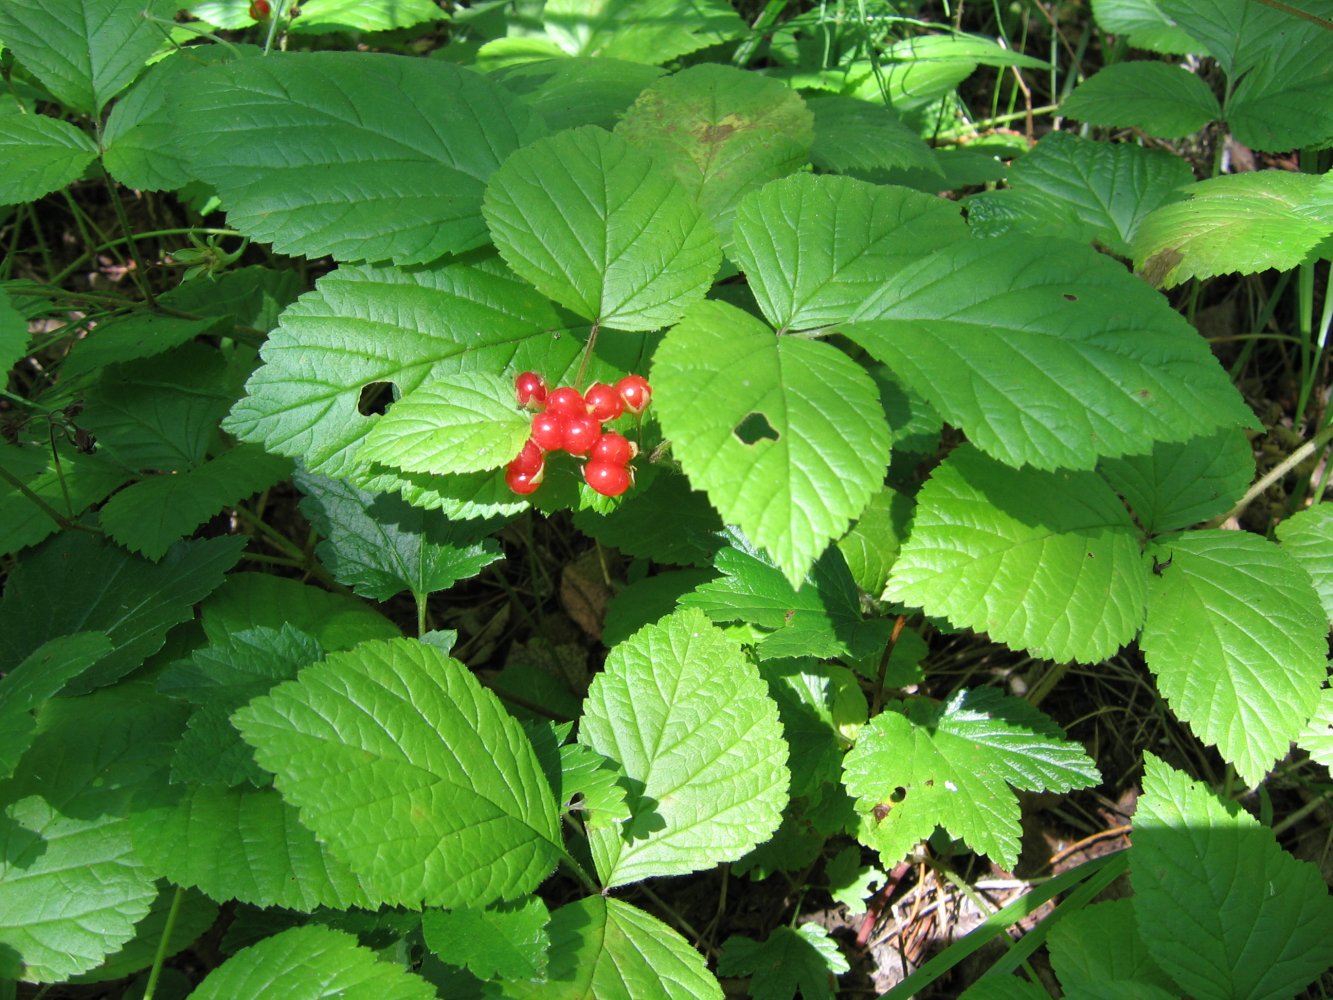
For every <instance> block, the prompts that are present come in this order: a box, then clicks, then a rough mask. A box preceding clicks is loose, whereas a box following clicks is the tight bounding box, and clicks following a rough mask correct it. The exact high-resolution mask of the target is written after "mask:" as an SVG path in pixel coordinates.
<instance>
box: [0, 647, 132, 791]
mask: <svg viewBox="0 0 1333 1000" xmlns="http://www.w3.org/2000/svg"><path fill="white" fill-rule="evenodd" d="M109 652H111V640H110V639H108V638H107V637H106V636H105V635H104V634H103V633H101V632H75V633H74V634H72V635H65V636H60V637H58V638H55V639H51V640H50V641H49V642H44V643H42V645H41V646H39V647H38V648H37V649H35V650H34V651H33V652H32V654H31V655H29V656H28V657H27V658H26V659H25V660H24V661H23V662H22V663H20V664H18V666H15V667H13V668H11V669H10V670H9V671H8V672H7V673H6V674H5V676H4V677H3V678H0V781H3V780H5V779H7V778H9V777H10V776H11V775H12V774H13V773H14V767H15V766H16V765H17V764H18V762H19V758H21V757H22V756H23V753H24V751H25V750H27V749H28V747H29V746H30V745H31V744H32V740H33V736H34V735H35V733H36V729H37V719H36V715H35V713H36V712H37V710H39V709H40V708H41V707H42V705H44V704H45V703H46V702H47V701H49V700H50V699H51V698H54V697H55V696H56V695H57V694H59V693H60V689H61V688H63V687H64V686H65V685H66V684H67V683H69V681H70V680H71V679H73V678H75V677H77V676H78V675H79V674H81V673H83V672H84V671H85V670H87V669H88V668H89V667H91V666H92V665H93V664H94V663H96V662H97V661H98V660H100V659H101V658H102V657H103V656H106V655H107V654H108V653H109Z"/></svg>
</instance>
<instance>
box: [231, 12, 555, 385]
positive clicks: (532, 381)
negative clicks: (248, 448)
mask: <svg viewBox="0 0 1333 1000" xmlns="http://www.w3.org/2000/svg"><path fill="white" fill-rule="evenodd" d="M256 2H258V0H256ZM514 388H515V389H516V390H517V391H518V405H519V406H522V407H526V408H527V409H529V410H540V409H541V408H542V402H543V401H544V400H545V399H546V380H545V379H543V378H542V377H541V376H540V375H538V374H537V373H536V372H519V375H518V378H516V379H514Z"/></svg>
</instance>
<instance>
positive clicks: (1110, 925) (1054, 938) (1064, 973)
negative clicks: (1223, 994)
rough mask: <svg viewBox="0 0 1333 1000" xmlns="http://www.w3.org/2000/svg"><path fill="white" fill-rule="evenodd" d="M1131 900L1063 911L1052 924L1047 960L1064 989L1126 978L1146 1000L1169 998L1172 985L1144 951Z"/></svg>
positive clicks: (1164, 999) (1172, 994) (1146, 951)
mask: <svg viewBox="0 0 1333 1000" xmlns="http://www.w3.org/2000/svg"><path fill="white" fill-rule="evenodd" d="M1134 909H1135V904H1134V902H1133V901H1132V900H1129V899H1113V900H1107V901H1105V902H1101V903H1094V904H1093V905H1091V906H1085V907H1084V908H1083V909H1081V910H1075V911H1074V912H1073V913H1069V914H1065V915H1063V916H1062V917H1061V918H1060V919H1059V920H1057V921H1056V922H1055V923H1054V924H1053V925H1052V927H1051V933H1050V938H1049V941H1050V950H1051V965H1052V966H1053V967H1054V969H1055V971H1056V974H1057V975H1059V977H1060V984H1061V985H1062V986H1063V987H1064V988H1065V992H1066V993H1070V992H1073V991H1082V990H1088V989H1096V988H1097V987H1098V986H1101V985H1103V984H1108V983H1116V982H1131V983H1134V984H1136V985H1138V986H1139V987H1140V989H1141V990H1142V991H1143V992H1144V997H1145V1000H1169V998H1170V997H1174V996H1176V995H1177V992H1176V985H1175V983H1174V982H1173V981H1172V980H1171V978H1170V977H1169V976H1167V975H1166V973H1164V972H1163V971H1162V970H1161V969H1160V968H1158V967H1157V963H1156V962H1154V961H1153V960H1152V957H1151V956H1150V955H1149V954H1148V946H1147V943H1146V942H1145V941H1144V940H1143V935H1142V933H1141V932H1140V930H1139V925H1138V921H1137V920H1136V919H1135V917H1134Z"/></svg>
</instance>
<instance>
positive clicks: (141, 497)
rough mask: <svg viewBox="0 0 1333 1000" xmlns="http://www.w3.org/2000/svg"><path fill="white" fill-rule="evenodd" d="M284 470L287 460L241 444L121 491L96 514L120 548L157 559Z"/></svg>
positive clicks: (282, 476)
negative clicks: (185, 468) (197, 463)
mask: <svg viewBox="0 0 1333 1000" xmlns="http://www.w3.org/2000/svg"><path fill="white" fill-rule="evenodd" d="M290 472H291V462H289V461H288V460H287V459H285V458H281V457H279V456H276V455H270V454H268V453H267V452H265V451H264V450H263V449H262V448H258V447H256V446H254V445H246V444H241V445H237V446H236V447H235V448H232V449H231V450H229V451H225V452H223V453H222V454H221V455H219V456H217V457H216V458H213V459H210V460H209V461H207V462H205V463H204V464H203V465H201V466H199V467H197V468H194V469H189V470H187V471H185V472H181V473H177V474H174V475H164V476H151V477H149V478H146V479H143V480H141V481H140V482H138V483H135V484H134V485H133V486H131V487H129V488H128V489H124V490H121V491H120V492H119V493H117V494H116V495H115V496H114V497H112V498H111V499H110V500H109V501H107V503H106V504H104V505H103V507H102V510H101V513H100V515H99V516H100V517H101V520H102V527H103V528H104V529H106V533H107V534H108V535H110V536H111V537H112V538H114V539H115V540H116V541H117V542H119V543H120V544H121V545H123V546H125V548H127V549H129V550H130V551H131V552H138V553H141V554H142V555H145V556H147V557H148V558H149V559H161V558H162V556H163V555H165V554H166V552H167V550H168V549H169V548H171V546H172V544H173V543H174V542H177V541H179V540H180V539H181V538H184V537H185V536H186V535H188V534H190V533H191V532H192V531H194V529H195V528H197V527H199V525H201V524H203V523H204V522H205V521H207V520H208V519H209V518H210V517H212V516H213V515H214V514H216V513H217V512H218V511H220V510H222V509H223V508H224V507H230V506H234V505H236V504H238V503H240V502H241V501H242V500H244V499H246V498H247V497H250V496H252V495H253V494H255V493H258V492H260V491H261V490H266V489H268V488H269V487H271V486H275V485H277V484H278V483H279V482H281V481H282V480H283V479H285V478H287V476H288V475H289V474H290Z"/></svg>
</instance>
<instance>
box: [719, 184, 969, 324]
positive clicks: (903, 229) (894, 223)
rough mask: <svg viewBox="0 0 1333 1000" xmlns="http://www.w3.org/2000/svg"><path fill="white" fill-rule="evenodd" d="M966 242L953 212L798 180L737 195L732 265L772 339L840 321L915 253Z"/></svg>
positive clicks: (936, 203)
mask: <svg viewBox="0 0 1333 1000" xmlns="http://www.w3.org/2000/svg"><path fill="white" fill-rule="evenodd" d="M966 238H967V227H966V226H965V225H964V224H963V220H962V218H961V217H960V216H959V214H958V209H957V207H956V206H954V205H951V204H950V203H949V202H946V201H942V200H941V199H939V198H932V197H930V196H929V195H924V194H919V193H918V192H916V191H909V190H908V189H907V188H897V187H886V186H882V185H875V184H869V183H866V182H864V181H858V180H853V179H852V178H850V177H816V176H814V175H811V174H800V175H797V176H795V177H790V178H787V179H785V180H781V181H775V182H774V183H772V184H768V185H765V187H764V188H763V189H762V190H760V191H757V192H755V193H753V194H750V195H748V196H746V198H745V199H744V200H743V201H742V202H741V205H740V208H739V209H738V210H737V212H736V248H735V256H736V263H737V264H738V265H739V267H740V268H741V270H743V271H744V272H745V276H746V280H747V281H748V282H749V287H750V291H751V293H752V294H753V295H754V297H755V301H757V302H758V303H759V308H760V310H761V311H762V312H763V314H764V316H765V317H767V319H768V321H769V322H770V323H772V324H773V326H775V327H776V328H778V330H779V332H783V333H785V332H786V331H788V330H809V329H814V328H816V327H821V326H829V325H831V324H835V323H840V322H843V321H845V320H847V319H849V318H850V317H851V316H852V315H853V314H854V313H856V312H857V311H858V307H859V306H860V305H861V303H862V302H863V301H864V300H865V299H866V297H867V296H869V295H870V294H871V293H872V292H873V291H875V289H877V288H878V287H879V286H880V285H881V284H882V283H883V282H884V280H885V279H886V278H887V277H888V276H889V275H891V274H893V273H894V272H895V271H897V270H898V269H899V268H901V267H902V266H903V265H905V264H908V263H910V262H911V261H913V260H914V259H916V258H917V257H919V256H920V255H921V254H923V253H929V252H930V251H932V250H938V249H940V248H941V247H944V246H948V245H949V244H950V243H954V242H957V241H958V240H963V239H966Z"/></svg>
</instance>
